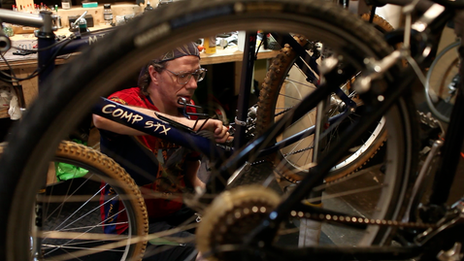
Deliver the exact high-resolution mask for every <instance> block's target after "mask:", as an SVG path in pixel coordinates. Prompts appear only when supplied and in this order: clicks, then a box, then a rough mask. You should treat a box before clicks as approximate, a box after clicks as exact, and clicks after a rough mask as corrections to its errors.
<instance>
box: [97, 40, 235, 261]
mask: <svg viewBox="0 0 464 261" xmlns="http://www.w3.org/2000/svg"><path fill="white" fill-rule="evenodd" d="M204 75H205V70H204V69H202V68H201V67H200V54H199V51H198V48H197V46H196V45H195V44H194V43H188V44H186V45H183V46H180V47H178V48H176V49H174V50H172V51H169V52H167V53H165V54H164V55H162V56H161V57H158V58H156V59H154V60H153V61H151V62H150V64H149V65H147V66H145V67H144V68H143V69H142V71H141V73H140V76H139V86H138V87H134V88H129V89H125V90H122V91H118V92H116V93H113V94H112V95H110V96H109V99H110V100H113V101H115V102H118V103H121V104H124V105H130V106H135V107H134V109H136V110H138V111H140V112H147V111H148V112H149V113H150V115H153V111H157V112H158V113H160V114H162V115H163V116H165V117H167V118H170V119H171V120H175V121H177V122H179V123H181V124H184V125H186V126H188V127H194V126H195V128H196V130H198V128H199V127H200V126H202V125H203V122H200V123H198V124H195V121H194V120H190V119H188V118H186V117H185V115H183V111H182V110H181V109H182V108H183V106H184V105H182V104H180V103H179V100H182V102H187V103H191V102H192V96H193V94H194V92H195V90H196V88H197V82H198V81H201V80H202V79H203V78H204ZM93 119H94V124H95V126H96V127H97V128H98V129H99V130H100V134H101V151H102V152H103V153H105V154H107V155H109V156H110V157H112V158H113V159H115V160H116V161H117V162H118V163H120V164H121V165H122V166H123V167H124V168H125V169H126V170H127V172H128V173H129V174H130V175H131V176H132V178H133V179H134V180H135V182H136V183H137V184H138V185H139V186H141V190H142V193H143V194H144V197H145V202H146V206H147V211H148V215H149V218H150V233H153V232H158V231H164V230H168V229H171V228H174V227H176V226H177V225H179V224H180V223H183V222H184V221H185V220H187V219H188V218H190V217H192V214H193V212H192V211H191V210H190V209H188V208H186V207H185V206H184V205H183V204H182V195H181V193H182V192H183V191H184V190H185V187H186V184H187V185H189V186H192V187H193V188H195V187H200V188H204V183H203V182H202V181H201V180H200V179H199V178H198V177H197V171H198V169H199V166H200V161H199V159H200V155H199V153H197V152H193V151H190V152H185V149H183V148H180V147H179V146H178V145H176V144H173V143H171V142H167V141H164V140H161V139H159V138H156V137H153V136H149V135H146V134H145V133H142V132H139V131H137V130H135V129H132V128H130V127H127V126H123V125H121V124H118V123H116V122H113V121H111V120H107V119H105V118H102V117H100V116H97V115H94V116H93ZM202 128H203V129H208V130H211V131H212V132H213V133H214V138H215V140H216V142H219V143H223V142H225V141H227V139H228V138H229V133H228V129H227V128H226V127H225V126H223V125H222V122H221V121H218V120H212V119H210V120H207V121H206V122H205V124H204V125H203V127H202ZM104 193H111V192H110V189H107V190H106V191H105V192H104ZM160 194H161V195H163V196H162V198H160V196H159V195H160ZM115 204H118V202H115ZM118 207H120V206H114V207H112V208H111V209H109V208H108V209H105V210H104V211H102V215H103V218H104V219H105V218H106V217H109V216H111V215H114V213H117V211H115V210H117V209H118ZM124 219H125V217H124V216H117V217H115V218H114V220H115V221H116V223H117V221H120V220H124ZM126 229H127V226H124V225H114V226H105V231H106V232H107V233H118V234H120V233H124V231H125V230H126ZM173 236H181V237H188V236H191V234H190V233H188V232H181V233H178V234H176V235H173ZM150 251H154V252H156V255H155V256H153V257H148V255H151V254H150V253H147V254H146V259H144V260H185V258H186V257H189V256H193V257H195V253H194V251H195V249H194V246H193V244H192V245H188V244H187V245H186V246H177V247H172V246H169V247H167V246H165V245H150V246H149V247H148V248H147V252H150Z"/></svg>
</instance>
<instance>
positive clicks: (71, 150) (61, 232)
mask: <svg viewBox="0 0 464 261" xmlns="http://www.w3.org/2000/svg"><path fill="white" fill-rule="evenodd" d="M3 149H4V146H0V156H1V155H2V154H3ZM53 160H54V162H52V163H51V165H50V169H49V171H48V174H47V181H44V182H43V184H44V188H43V189H41V190H40V191H39V193H37V197H36V199H37V200H36V203H35V214H36V215H35V217H34V218H33V219H32V224H33V226H32V232H31V233H32V235H31V252H32V253H30V255H31V256H33V257H34V258H36V259H40V260H82V259H84V260H140V259H141V258H142V256H143V252H144V250H145V247H146V241H143V240H139V241H135V242H132V243H131V242H130V240H131V238H134V237H138V236H140V237H143V236H145V235H146V234H147V231H148V227H147V224H148V221H147V213H146V209H145V204H144V201H143V198H142V196H141V193H140V191H139V189H138V187H137V185H136V184H135V183H134V181H133V180H132V178H130V176H129V175H128V174H127V172H126V171H125V170H124V169H122V168H121V167H120V166H119V165H118V164H117V163H116V162H114V161H113V160H112V159H110V158H108V157H107V156H105V155H103V154H101V153H99V152H98V151H95V150H93V149H91V148H89V147H86V146H84V145H80V144H77V143H74V142H69V141H63V142H61V143H60V145H59V147H58V150H57V152H56V154H55V157H54V158H53ZM110 184H111V185H110ZM105 190H111V191H113V193H112V194H111V196H105V195H104V194H103V193H102V192H103V191H105ZM117 204H121V206H120V207H119V208H118V210H117V211H113V214H111V215H108V216H107V217H105V218H103V216H102V215H103V214H102V213H101V211H102V210H103V208H105V209H107V208H112V207H115V206H116V205H117ZM118 217H123V218H121V219H119V220H121V222H119V223H118V224H117V225H116V224H114V223H113V222H110V221H111V219H113V220H117V219H118ZM113 226H118V228H120V229H123V228H124V229H125V230H126V231H125V232H124V233H123V234H121V235H120V236H119V237H118V235H117V234H111V233H109V232H108V231H109V230H111V229H112V227H113ZM105 230H106V231H107V232H104V231H105ZM111 237H113V239H112V238H111ZM115 245H117V246H115Z"/></svg>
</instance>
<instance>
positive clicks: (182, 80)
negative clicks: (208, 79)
mask: <svg viewBox="0 0 464 261" xmlns="http://www.w3.org/2000/svg"><path fill="white" fill-rule="evenodd" d="M166 71H168V72H170V73H172V74H174V75H175V76H176V78H177V83H179V84H181V85H185V84H187V83H188V82H189V81H190V79H191V78H192V76H193V78H194V79H195V81H196V82H201V81H203V79H204V78H205V75H206V69H205V68H200V69H197V70H195V71H194V72H191V73H185V72H179V73H175V72H172V71H170V70H168V69H166Z"/></svg>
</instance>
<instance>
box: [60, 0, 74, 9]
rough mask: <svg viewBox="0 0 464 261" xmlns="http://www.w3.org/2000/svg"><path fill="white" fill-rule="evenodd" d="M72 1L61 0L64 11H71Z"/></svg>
mask: <svg viewBox="0 0 464 261" xmlns="http://www.w3.org/2000/svg"><path fill="white" fill-rule="evenodd" d="M71 6H72V4H71V0H61V8H63V9H71Z"/></svg>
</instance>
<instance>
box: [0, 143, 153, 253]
mask: <svg viewBox="0 0 464 261" xmlns="http://www.w3.org/2000/svg"><path fill="white" fill-rule="evenodd" d="M5 147H6V143H5V144H3V146H0V157H1V155H2V154H3V151H4V149H5ZM53 160H54V161H56V162H63V163H67V164H73V165H75V166H77V167H80V168H84V169H86V170H90V171H92V172H93V173H95V174H96V175H97V176H99V177H102V178H103V180H110V181H111V184H112V187H113V189H114V190H115V191H116V193H117V194H120V195H130V196H127V197H125V198H126V199H124V202H125V205H126V209H127V214H128V216H129V217H130V223H131V225H130V226H131V228H130V229H131V230H132V231H133V232H132V233H134V234H135V235H137V236H140V237H144V236H146V235H147V234H148V215H147V210H146V208H145V202H144V199H143V197H142V194H141V192H140V189H139V188H138V186H137V184H135V182H134V180H133V179H132V178H131V177H130V175H129V174H128V173H127V172H126V171H125V170H124V169H123V168H122V167H121V166H120V165H119V164H118V163H116V162H115V161H114V160H113V159H111V158H109V157H108V156H106V155H105V154H103V153H101V152H99V151H96V150H94V149H92V148H90V147H87V146H84V145H82V144H78V143H75V142H72V141H62V142H61V143H60V144H59V146H58V149H57V151H56V153H55V156H54V158H53ZM122 193H124V194H122ZM146 244H147V242H146V241H143V240H141V241H138V242H136V243H135V244H134V245H131V247H130V249H129V250H128V252H127V260H134V261H135V260H141V259H142V257H143V254H144V252H145V249H146ZM124 260H126V258H125V259H124Z"/></svg>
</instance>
